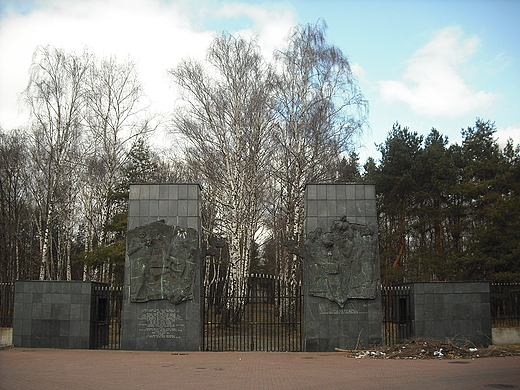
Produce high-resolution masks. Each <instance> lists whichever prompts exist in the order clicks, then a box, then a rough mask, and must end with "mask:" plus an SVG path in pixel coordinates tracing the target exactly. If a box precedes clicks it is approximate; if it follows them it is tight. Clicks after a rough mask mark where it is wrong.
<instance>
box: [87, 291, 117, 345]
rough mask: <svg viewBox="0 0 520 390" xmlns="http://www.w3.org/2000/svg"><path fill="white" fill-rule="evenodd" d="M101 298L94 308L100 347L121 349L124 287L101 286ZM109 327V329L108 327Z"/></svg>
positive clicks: (99, 292)
mask: <svg viewBox="0 0 520 390" xmlns="http://www.w3.org/2000/svg"><path fill="white" fill-rule="evenodd" d="M97 294H98V295H99V297H100V298H101V300H98V305H97V306H96V307H95V310H93V313H94V315H95V321H97V324H96V326H94V327H93V329H95V331H96V332H97V335H96V336H95V337H97V339H98V340H99V343H98V345H97V346H96V347H95V348H98V349H121V322H122V318H121V317H122V313H123V287H112V286H110V287H108V286H107V287H104V288H99V290H98V291H97ZM107 328H108V329H107Z"/></svg>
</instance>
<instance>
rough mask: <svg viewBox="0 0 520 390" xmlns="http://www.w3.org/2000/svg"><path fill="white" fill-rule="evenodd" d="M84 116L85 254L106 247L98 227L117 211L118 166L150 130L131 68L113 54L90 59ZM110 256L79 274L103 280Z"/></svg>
mask: <svg viewBox="0 0 520 390" xmlns="http://www.w3.org/2000/svg"><path fill="white" fill-rule="evenodd" d="M85 88H86V94H85V114H84V119H85V123H86V128H87V129H88V136H89V140H90V149H89V151H88V152H89V153H88V157H87V159H86V165H85V172H84V173H85V174H84V181H85V186H83V191H82V197H81V198H82V203H83V207H84V220H85V222H84V226H85V253H88V252H90V251H91V250H93V249H94V247H95V246H97V245H108V244H109V241H110V237H108V232H107V231H106V229H104V227H105V226H106V225H107V224H108V223H110V222H111V219H112V218H113V217H114V216H115V214H117V213H121V212H124V210H119V209H117V207H116V205H115V202H114V195H115V194H116V192H117V191H118V188H117V187H118V186H119V185H120V183H121V182H122V180H123V173H122V168H123V166H124V164H125V162H126V160H127V156H128V151H129V149H130V146H131V143H132V141H133V140H134V139H135V138H136V137H138V136H140V135H142V134H144V133H146V132H149V131H151V130H152V128H150V126H149V121H147V120H146V119H145V118H144V115H141V114H143V111H144V108H145V107H144V106H143V99H144V91H143V88H142V86H141V83H140V81H139V79H138V73H137V69H136V66H135V64H134V63H133V62H131V61H129V60H127V61H122V62H119V61H117V59H116V58H114V57H111V58H107V59H105V58H103V59H94V60H93V61H92V63H91V64H90V67H89V72H88V75H87V78H86V80H85ZM110 267H111V265H110V259H107V261H106V262H105V263H104V264H103V267H102V269H101V274H100V269H99V268H98V267H94V268H92V267H91V266H90V265H89V264H85V268H84V274H83V277H84V279H85V280H90V279H91V278H94V279H98V280H104V281H109V277H110V274H111V272H110Z"/></svg>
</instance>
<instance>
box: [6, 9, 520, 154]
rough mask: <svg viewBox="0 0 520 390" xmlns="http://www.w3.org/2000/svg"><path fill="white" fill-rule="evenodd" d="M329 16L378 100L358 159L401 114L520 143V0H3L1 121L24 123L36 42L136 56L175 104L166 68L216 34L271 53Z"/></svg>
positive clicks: (199, 53)
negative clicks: (299, 28) (253, 41)
mask: <svg viewBox="0 0 520 390" xmlns="http://www.w3.org/2000/svg"><path fill="white" fill-rule="evenodd" d="M319 19H324V20H325V22H326V23H327V25H328V35H327V36H328V40H329V42H330V43H332V44H334V45H336V46H337V47H339V48H340V49H341V50H342V51H343V53H344V54H346V55H347V57H348V58H349V60H350V63H351V65H352V68H353V70H354V71H355V74H356V76H357V78H358V82H359V85H360V87H361V89H362V91H363V92H364V94H365V97H366V98H367V99H368V101H369V104H370V117H369V122H370V128H367V130H366V131H365V134H364V136H363V137H362V138H361V139H360V140H359V149H358V152H359V153H360V155H361V159H362V160H364V159H366V157H367V156H372V157H375V158H376V159H377V158H379V157H380V155H379V153H378V152H377V151H376V148H375V146H374V144H378V143H382V142H383V141H384V140H385V138H386V136H387V134H388V131H389V130H390V129H391V128H392V124H393V123H395V122H396V121H398V122H399V123H401V124H402V125H406V126H409V127H410V129H411V130H413V131H417V132H418V133H419V134H424V135H426V134H428V133H429V131H430V129H431V128H432V127H435V128H437V129H438V130H439V131H440V132H441V133H442V134H445V135H447V136H448V137H449V139H450V141H451V142H459V141H460V130H461V128H463V127H467V126H471V125H473V124H474V122H475V119H476V118H477V117H478V118H482V119H485V120H488V119H489V120H492V121H494V122H495V123H496V125H497V128H498V133H497V135H498V137H499V141H500V142H505V140H506V139H507V138H508V137H512V138H513V139H514V140H515V143H520V92H519V86H520V23H519V20H520V1H517V0H436V1H427V0H415V1H412V0H400V1H398V0H321V1H314V0H280V1H275V0H271V1H269V0H265V1H245V0H243V1H240V0H237V1H225V0H191V1H189V0H0V126H1V127H2V128H3V129H4V130H10V129H13V128H15V127H18V126H23V125H24V124H25V123H27V112H25V111H24V110H23V109H21V107H20V105H19V104H18V95H19V93H20V92H21V91H23V89H24V88H25V86H26V84H27V81H28V79H27V78H28V68H29V65H30V62H31V57H32V54H33V52H34V49H35V48H36V47H37V46H38V45H53V46H56V47H61V48H64V49H67V50H74V51H77V52H81V51H82V50H83V49H84V48H85V47H86V48H88V49H89V51H90V52H93V53H95V54H97V55H99V56H109V55H117V56H118V57H119V58H122V59H126V58H131V59H132V60H134V61H136V62H137V63H138V64H139V71H140V75H141V81H142V82H143V84H144V86H145V88H146V92H147V94H148V96H149V98H150V99H151V101H152V102H153V104H154V106H153V107H154V109H155V110H157V111H162V112H167V111H168V110H171V109H172V107H173V106H174V105H175V99H176V93H175V89H174V88H172V87H171V85H170V81H169V79H168V77H167V72H166V71H167V69H170V68H173V67H174V66H175V65H176V63H177V62H178V61H179V59H181V58H185V57H193V58H203V56H204V53H205V50H206V48H207V46H208V44H209V43H210V41H211V39H212V36H213V35H214V34H215V33H219V32H222V31H227V32H230V33H233V34H241V35H243V36H251V35H253V34H255V35H257V36H258V38H259V43H260V45H261V47H262V51H263V53H264V54H265V55H266V56H269V55H270V54H271V53H272V51H273V50H274V49H276V48H277V47H280V46H281V45H282V43H283V40H284V38H285V37H286V35H287V33H288V31H289V29H290V28H291V27H292V26H294V25H296V24H305V23H315V22H317V21H318V20H319Z"/></svg>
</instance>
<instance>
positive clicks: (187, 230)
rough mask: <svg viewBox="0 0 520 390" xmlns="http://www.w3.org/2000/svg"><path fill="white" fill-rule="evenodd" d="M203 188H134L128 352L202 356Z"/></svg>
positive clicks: (128, 259) (126, 308) (125, 346)
mask: <svg viewBox="0 0 520 390" xmlns="http://www.w3.org/2000/svg"><path fill="white" fill-rule="evenodd" d="M199 203H200V186H199V185H198V184H132V185H131V186H130V202H129V209H128V238H127V253H126V260H125V285H124V291H125V294H124V303H123V323H122V340H121V346H122V349H129V350H152V351H153V350H164V351H173V350H175V351H198V350H199V349H200V345H201V343H200V340H201V298H200V283H201V275H200V247H201V245H200V244H201V233H200V232H201V227H200V204H199Z"/></svg>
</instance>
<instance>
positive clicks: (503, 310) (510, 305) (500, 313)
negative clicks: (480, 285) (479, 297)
mask: <svg viewBox="0 0 520 390" xmlns="http://www.w3.org/2000/svg"><path fill="white" fill-rule="evenodd" d="M490 292H491V323H492V326H493V327H494V328H510V327H520V283H492V284H491V285H490Z"/></svg>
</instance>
